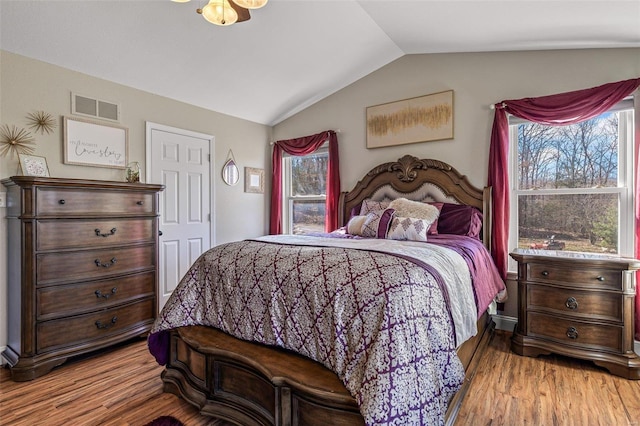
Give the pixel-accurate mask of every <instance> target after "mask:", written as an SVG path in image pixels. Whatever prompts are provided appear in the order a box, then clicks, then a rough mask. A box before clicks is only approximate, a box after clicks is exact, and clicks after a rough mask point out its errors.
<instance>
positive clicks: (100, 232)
mask: <svg viewBox="0 0 640 426" xmlns="http://www.w3.org/2000/svg"><path fill="white" fill-rule="evenodd" d="M37 235H38V241H37V250H52V249H67V248H80V247H88V248H95V247H104V246H110V245H115V246H120V245H123V244H129V243H134V242H140V241H145V242H153V241H154V237H155V236H154V235H153V219H146V218H144V219H112V220H104V219H103V220H100V219H90V220H39V221H38V223H37Z"/></svg>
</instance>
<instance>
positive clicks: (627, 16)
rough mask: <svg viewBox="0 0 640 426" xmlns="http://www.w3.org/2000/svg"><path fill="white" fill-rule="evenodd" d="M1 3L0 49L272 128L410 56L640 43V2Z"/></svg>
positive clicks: (283, 0)
mask: <svg viewBox="0 0 640 426" xmlns="http://www.w3.org/2000/svg"><path fill="white" fill-rule="evenodd" d="M204 4H206V0H192V1H191V2H190V3H173V2H171V1H169V0H149V1H142V0H124V1H91V0H89V1H87V0H85V1H60V0H40V1H28V0H0V26H1V30H0V47H1V48H2V49H3V50H6V51H9V52H14V53H17V54H20V55H24V56H27V57H31V58H35V59H39V60H42V61H45V62H49V63H52V64H55V65H59V66H62V67H65V68H68V69H72V70H76V71H79V72H82V73H85V74H89V75H92V76H95V77H99V78H103V79H106V80H110V81H113V82H117V83H120V84H124V85H127V86H132V87H136V88H138V89H141V90H144V91H147V92H151V93H155V94H158V95H162V96H166V97H169V98H172V99H176V100H179V101H182V102H186V103H189V104H193V105H197V106H200V107H203V108H207V109H209V110H213V111H217V112H221V113H224V114H228V115H232V116H236V117H240V118H243V119H247V120H251V121H254V122H257V123H262V124H267V125H274V124H277V123H279V122H280V121H282V120H284V119H285V118H287V117H290V116H291V115H293V114H295V113H296V112H298V111H300V110H302V109H304V108H306V107H308V106H309V105H312V104H313V103H315V102H317V101H319V100H320V99H323V98H324V97H326V96H328V95H330V94H332V93H334V92H336V91H338V90H340V89H341V88H343V87H345V86H347V85H349V84H351V83H353V82H354V81H356V80H358V79H360V78H362V77H364V76H365V75H367V74H369V73H371V72H373V71H375V70H376V69H379V68H380V67H382V66H384V65H386V64H388V63H389V62H391V61H393V60H395V59H397V58H399V57H401V56H403V55H406V54H416V53H440V52H481V51H509V50H544V49H564V48H570V49H581V48H607V47H640V0H622V1H619V0H603V1H594V0H583V1H567V0H549V1H542V0H504V1H492V0H490V1H487V0H469V1H458V0H448V1H435V0H360V1H355V0H270V1H269V3H268V4H267V5H266V6H265V7H264V8H262V9H258V10H254V11H252V12H251V15H252V19H251V20H249V21H247V22H243V23H239V24H235V25H232V26H230V27H217V26H215V25H212V24H209V23H208V22H206V21H205V20H204V19H203V18H202V17H201V16H199V15H198V14H196V12H195V9H196V8H197V7H201V6H202V5H204Z"/></svg>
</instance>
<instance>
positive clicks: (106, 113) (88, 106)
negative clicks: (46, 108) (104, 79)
mask: <svg viewBox="0 0 640 426" xmlns="http://www.w3.org/2000/svg"><path fill="white" fill-rule="evenodd" d="M71 114H77V115H84V116H87V117H93V118H101V119H103V120H109V121H120V105H119V104H116V103H113V102H109V101H104V100H101V99H95V98H91V97H89V96H84V95H80V94H78V93H73V92H72V93H71Z"/></svg>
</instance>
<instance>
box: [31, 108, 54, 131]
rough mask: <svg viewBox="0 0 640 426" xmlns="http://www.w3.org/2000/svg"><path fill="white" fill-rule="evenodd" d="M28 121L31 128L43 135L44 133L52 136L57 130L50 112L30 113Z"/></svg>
mask: <svg viewBox="0 0 640 426" xmlns="http://www.w3.org/2000/svg"><path fill="white" fill-rule="evenodd" d="M27 120H28V121H29V127H30V128H32V129H33V130H34V131H35V132H40V134H42V135H44V132H47V134H50V133H51V132H53V129H55V128H56V120H55V118H53V116H52V115H51V114H49V113H48V112H44V111H36V112H32V113H29V114H27Z"/></svg>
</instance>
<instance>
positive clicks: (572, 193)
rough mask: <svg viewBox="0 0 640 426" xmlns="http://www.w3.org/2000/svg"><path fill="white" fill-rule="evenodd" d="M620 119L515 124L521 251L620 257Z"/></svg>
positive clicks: (614, 115)
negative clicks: (550, 124) (557, 123)
mask: <svg viewBox="0 0 640 426" xmlns="http://www.w3.org/2000/svg"><path fill="white" fill-rule="evenodd" d="M619 134H620V131H619V116H618V113H616V112H613V113H605V114H603V115H600V116H598V117H596V118H593V119H591V120H587V121H584V122H582V123H579V124H574V125H570V126H547V125H542V124H537V123H524V124H517V137H518V141H517V142H518V143H517V169H518V176H517V188H516V197H517V220H518V247H520V248H537V249H548V250H550V249H554V250H572V251H579V252H599V253H601V252H607V253H618V252H619V245H618V235H619V217H620V211H619V209H620V194H621V192H620V190H619V189H618V188H619V182H620V180H619V176H618V174H619V167H618V166H619V164H618V163H619V159H620V146H619V145H620V141H619Z"/></svg>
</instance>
